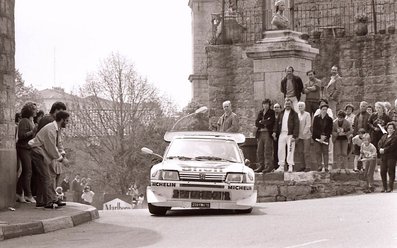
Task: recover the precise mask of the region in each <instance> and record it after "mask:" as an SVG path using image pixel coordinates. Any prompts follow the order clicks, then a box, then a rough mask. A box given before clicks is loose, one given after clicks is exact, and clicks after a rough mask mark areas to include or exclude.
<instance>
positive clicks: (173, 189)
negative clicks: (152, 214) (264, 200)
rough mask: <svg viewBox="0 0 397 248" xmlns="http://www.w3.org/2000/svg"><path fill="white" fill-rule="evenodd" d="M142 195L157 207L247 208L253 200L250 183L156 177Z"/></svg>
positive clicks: (251, 204) (255, 192) (255, 198)
mask: <svg viewBox="0 0 397 248" xmlns="http://www.w3.org/2000/svg"><path fill="white" fill-rule="evenodd" d="M146 195H147V201H148V203H151V204H152V205H154V206H158V207H182V208H210V209H249V208H252V207H253V206H254V205H255V204H256V200H257V191H256V190H254V184H227V183H202V182H200V183H198V182H186V181H183V182H180V181H177V182H175V181H160V180H159V181H152V182H151V186H148V187H147V192H146ZM192 204H193V205H192Z"/></svg>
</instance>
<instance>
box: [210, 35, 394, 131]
mask: <svg viewBox="0 0 397 248" xmlns="http://www.w3.org/2000/svg"><path fill="white" fill-rule="evenodd" d="M309 41H310V44H311V45H312V46H313V47H315V48H318V49H319V51H320V54H319V55H317V57H316V59H315V61H314V62H313V65H314V66H313V68H314V69H315V71H316V73H317V77H318V78H320V79H321V80H322V81H323V84H326V83H328V81H329V76H330V68H331V67H332V65H337V66H339V68H340V74H341V76H342V77H343V94H342V100H341V103H340V105H339V107H340V108H343V107H344V106H345V105H346V104H347V103H352V104H353V105H354V106H355V107H356V110H357V109H358V105H359V102H360V101H363V100H365V101H368V102H369V103H371V104H372V105H373V104H374V103H375V102H376V101H389V102H391V103H393V102H394V100H395V99H396V97H397V35H393V34H378V35H367V36H354V37H340V38H338V37H337V38H334V37H324V38H320V39H311V40H309ZM247 48H248V46H244V45H222V46H221V45H215V46H208V47H207V49H206V53H207V62H208V68H207V72H208V87H209V88H208V99H209V107H210V109H211V111H210V118H211V121H212V122H216V120H217V118H218V117H219V116H220V115H221V114H222V112H223V110H222V102H223V101H225V100H231V101H232V108H233V110H234V111H235V112H236V113H237V114H238V115H239V116H240V120H241V125H242V129H241V131H242V132H243V133H244V134H245V135H246V136H247V137H252V136H253V135H252V134H253V131H254V130H255V128H254V121H255V118H256V114H257V112H258V111H259V110H260V104H258V103H257V101H255V100H254V95H255V86H254V82H255V77H256V76H257V75H255V74H254V73H253V62H252V60H251V59H249V58H247V57H246V55H245V51H246V50H247ZM302 79H303V81H304V82H305V81H307V78H306V76H305V75H303V76H302ZM275 83H279V82H275ZM272 94H274V96H275V97H274V99H276V98H277V97H278V96H279V95H280V94H281V93H280V92H272Z"/></svg>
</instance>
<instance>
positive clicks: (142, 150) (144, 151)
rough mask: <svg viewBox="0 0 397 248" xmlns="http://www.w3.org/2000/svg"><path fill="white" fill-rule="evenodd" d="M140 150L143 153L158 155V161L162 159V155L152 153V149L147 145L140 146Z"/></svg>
mask: <svg viewBox="0 0 397 248" xmlns="http://www.w3.org/2000/svg"><path fill="white" fill-rule="evenodd" d="M141 152H143V153H145V154H149V155H153V156H156V157H158V158H159V159H160V161H162V160H163V157H162V156H160V155H158V154H157V153H154V152H153V151H152V150H150V149H149V148H147V147H142V148H141Z"/></svg>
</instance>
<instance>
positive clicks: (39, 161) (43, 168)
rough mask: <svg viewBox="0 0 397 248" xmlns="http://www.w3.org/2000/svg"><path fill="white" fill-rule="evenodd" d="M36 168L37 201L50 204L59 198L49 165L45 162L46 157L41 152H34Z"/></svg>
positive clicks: (33, 157) (33, 158)
mask: <svg viewBox="0 0 397 248" xmlns="http://www.w3.org/2000/svg"><path fill="white" fill-rule="evenodd" d="M32 160H33V164H34V170H35V172H36V174H37V199H36V201H37V203H38V204H45V205H48V204H50V203H52V202H54V201H56V200H57V197H56V194H55V190H54V188H53V187H52V185H53V184H52V183H51V180H52V179H51V176H50V172H49V166H51V165H47V164H45V163H44V157H43V155H41V154H40V153H37V152H35V151H33V152H32Z"/></svg>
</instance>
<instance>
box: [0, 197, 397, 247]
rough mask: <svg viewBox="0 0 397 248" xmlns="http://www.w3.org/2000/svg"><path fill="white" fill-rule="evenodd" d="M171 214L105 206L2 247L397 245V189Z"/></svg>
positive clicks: (9, 241)
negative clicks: (93, 216)
mask: <svg viewBox="0 0 397 248" xmlns="http://www.w3.org/2000/svg"><path fill="white" fill-rule="evenodd" d="M169 213H170V214H169V215H168V216H167V217H153V216H150V215H149V213H148V212H147V210H124V211H113V212H111V211H103V212H100V216H101V217H100V219H99V220H96V221H95V222H92V223H89V224H83V225H81V226H78V227H75V228H71V229H66V230H62V231H57V232H53V233H48V234H42V235H36V236H30V237H23V238H18V239H14V240H6V241H0V247H1V248H11V247H32V248H38V247H40V248H46V247H60V248H63V247H79V248H80V247H95V248H101V247H104V248H105V247H106V248H107V247H112V248H116V247H176V248H178V247H183V248H186V247H261V248H262V247H290V248H292V247H349V248H352V247H360V248H361V247H382V248H383V247H397V193H389V194H381V193H378V194H369V195H358V196H345V197H336V198H327V199H316V200H304V201H295V202H281V203H261V204H257V207H256V208H255V209H254V211H253V213H252V214H248V215H247V214H234V213H230V212H220V211H196V210H193V211H192V210H176V211H171V212H169Z"/></svg>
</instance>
